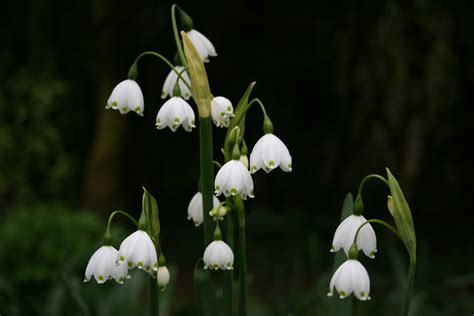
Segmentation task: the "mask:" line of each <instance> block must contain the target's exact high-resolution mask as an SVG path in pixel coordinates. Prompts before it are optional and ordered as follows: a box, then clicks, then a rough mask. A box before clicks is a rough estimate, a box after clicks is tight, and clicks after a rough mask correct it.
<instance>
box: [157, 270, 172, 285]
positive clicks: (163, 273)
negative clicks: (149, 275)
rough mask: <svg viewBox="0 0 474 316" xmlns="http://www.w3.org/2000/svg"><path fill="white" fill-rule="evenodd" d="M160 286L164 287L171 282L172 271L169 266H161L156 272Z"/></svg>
mask: <svg viewBox="0 0 474 316" xmlns="http://www.w3.org/2000/svg"><path fill="white" fill-rule="evenodd" d="M156 278H157V281H158V286H159V287H160V288H164V287H165V286H166V285H168V283H169V282H170V271H169V270H168V268H167V267H159V268H158V272H157V273H156Z"/></svg>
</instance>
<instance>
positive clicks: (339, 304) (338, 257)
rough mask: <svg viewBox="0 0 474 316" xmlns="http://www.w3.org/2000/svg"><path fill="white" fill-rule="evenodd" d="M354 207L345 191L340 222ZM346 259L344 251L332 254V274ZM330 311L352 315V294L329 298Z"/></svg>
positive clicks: (347, 315)
mask: <svg viewBox="0 0 474 316" xmlns="http://www.w3.org/2000/svg"><path fill="white" fill-rule="evenodd" d="M353 207H354V199H353V197H352V194H351V193H347V195H346V198H345V199H344V203H343V204H342V211H341V222H342V221H343V220H344V219H345V218H346V217H348V216H350V215H352V209H353ZM346 260H347V256H346V254H345V253H344V251H338V252H336V254H335V255H334V265H333V270H332V274H331V275H333V274H334V272H335V271H336V270H337V268H339V267H340V266H341V264H343V263H344V261H346ZM330 300H331V304H330V313H329V315H332V316H351V315H352V296H349V297H347V298H345V299H343V300H341V299H339V297H337V295H334V296H333V297H331V298H330Z"/></svg>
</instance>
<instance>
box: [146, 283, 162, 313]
mask: <svg viewBox="0 0 474 316" xmlns="http://www.w3.org/2000/svg"><path fill="white" fill-rule="evenodd" d="M148 287H149V291H148V292H149V295H150V297H149V304H148V306H149V308H150V309H149V315H150V316H159V315H160V301H159V291H158V284H157V281H156V280H155V279H153V278H149V282H148Z"/></svg>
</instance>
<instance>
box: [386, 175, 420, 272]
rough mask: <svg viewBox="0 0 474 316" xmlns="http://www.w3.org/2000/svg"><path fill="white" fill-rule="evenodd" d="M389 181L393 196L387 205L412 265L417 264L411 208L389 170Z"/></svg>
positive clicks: (389, 198)
mask: <svg viewBox="0 0 474 316" xmlns="http://www.w3.org/2000/svg"><path fill="white" fill-rule="evenodd" d="M386 170H387V180H388V186H389V187H390V192H391V194H392V195H391V196H389V197H388V201H387V205H388V209H389V211H390V214H392V216H393V219H394V220H395V225H396V226H397V230H398V233H399V235H400V239H401V240H402V241H403V243H404V244H405V247H406V248H407V251H408V254H409V255H410V263H412V264H415V263H416V235H415V227H414V225H413V218H412V216H411V211H410V207H409V206H408V203H407V201H406V199H405V196H404V195H403V192H402V189H401V188H400V185H399V184H398V181H397V179H395V177H394V176H393V174H392V173H391V172H390V170H389V169H388V168H386Z"/></svg>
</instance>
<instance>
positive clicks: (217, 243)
mask: <svg viewBox="0 0 474 316" xmlns="http://www.w3.org/2000/svg"><path fill="white" fill-rule="evenodd" d="M203 259H204V269H208V268H209V269H214V270H219V269H222V270H232V269H233V265H234V253H233V252H232V249H231V248H230V247H229V246H228V245H227V244H226V243H225V242H223V241H222V240H214V241H213V242H211V243H210V244H209V245H208V246H207V248H206V250H205V251H204V258H203Z"/></svg>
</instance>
